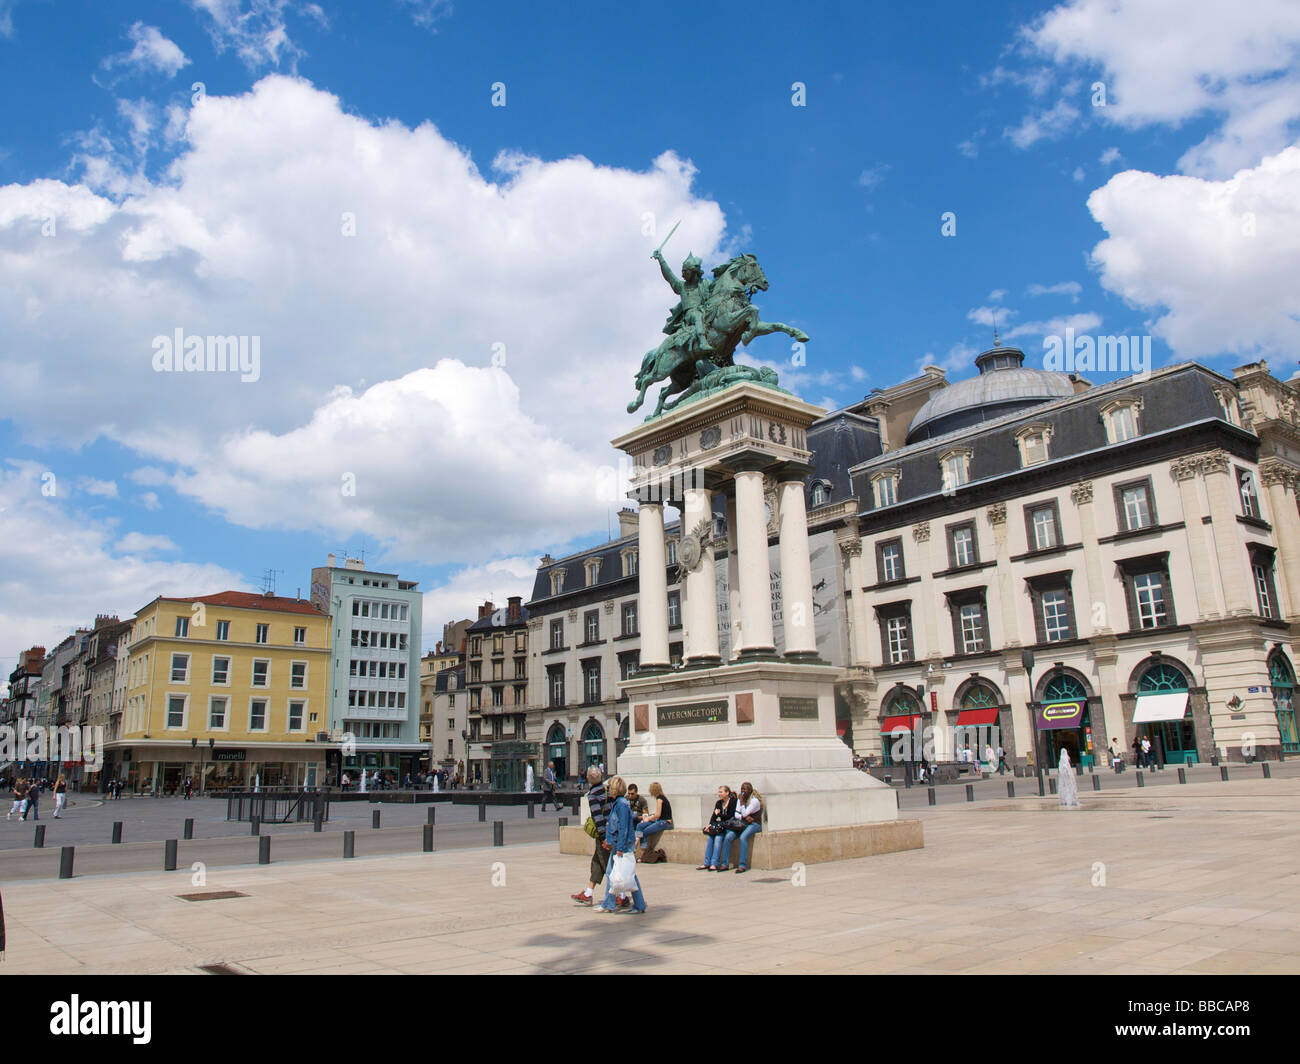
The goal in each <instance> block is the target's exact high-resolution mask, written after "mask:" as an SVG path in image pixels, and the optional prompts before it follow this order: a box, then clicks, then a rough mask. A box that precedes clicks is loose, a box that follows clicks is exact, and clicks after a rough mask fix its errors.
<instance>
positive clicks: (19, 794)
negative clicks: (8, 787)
mask: <svg viewBox="0 0 1300 1064" xmlns="http://www.w3.org/2000/svg"><path fill="white" fill-rule="evenodd" d="M13 795H14V804H13V805H11V806H10V807H9V812H8V813H7V814H5V819H6V820H12V819H13V816H14V814H15V813H17V814H18V815H19V816H22V815H23V814H24V813H25V812H27V783H26V781H25V780H24V779H23V778H22V777H21V776H19V777H18V778H17V779H16V780H14V790H13ZM24 819H26V818H25V817H24Z"/></svg>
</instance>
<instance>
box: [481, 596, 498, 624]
mask: <svg viewBox="0 0 1300 1064" xmlns="http://www.w3.org/2000/svg"><path fill="white" fill-rule="evenodd" d="M495 609H496V606H494V605H493V604H492V601H491V600H490V599H489V600H488V601H487V602H485V603H483V605H482V606H480V607H479V608H478V619H479V620H480V621H481V620H482V619H483V618H484V617H491V616H492V611H493V610H495Z"/></svg>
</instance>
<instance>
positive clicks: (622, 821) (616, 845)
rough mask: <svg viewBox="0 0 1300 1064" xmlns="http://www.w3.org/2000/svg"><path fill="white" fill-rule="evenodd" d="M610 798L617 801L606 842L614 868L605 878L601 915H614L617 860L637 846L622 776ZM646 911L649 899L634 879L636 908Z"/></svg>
mask: <svg viewBox="0 0 1300 1064" xmlns="http://www.w3.org/2000/svg"><path fill="white" fill-rule="evenodd" d="M608 790H609V796H610V797H611V798H613V799H614V806H613V808H612V809H610V811H609V818H608V819H607V820H606V821H605V841H606V842H608V843H609V852H610V862H611V864H610V869H609V872H608V874H607V875H606V876H605V900H604V901H602V902H601V903H600V905H599V906H597V908H598V910H599V911H600V912H604V913H612V912H614V911H615V908H614V889H613V882H614V868H613V861H614V860H616V859H618V858H620V857H623V856H625V855H630V854H632V853H633V847H634V846H635V845H636V833H635V832H634V830H633V827H632V807H631V806H630V805H628V804H627V783H626V782H625V781H624V780H623V777H622V776H615V777H614V778H613V779H612V780H610V781H609V788H608ZM645 910H646V904H645V896H644V895H643V894H642V893H641V881H640V880H639V879H638V878H637V877H636V876H635V875H633V876H632V908H631V910H625V911H631V912H634V913H643V912H645Z"/></svg>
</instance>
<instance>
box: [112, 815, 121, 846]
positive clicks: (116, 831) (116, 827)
mask: <svg viewBox="0 0 1300 1064" xmlns="http://www.w3.org/2000/svg"><path fill="white" fill-rule="evenodd" d="M113 841H114V842H121V841H122V821H120V820H114V821H113Z"/></svg>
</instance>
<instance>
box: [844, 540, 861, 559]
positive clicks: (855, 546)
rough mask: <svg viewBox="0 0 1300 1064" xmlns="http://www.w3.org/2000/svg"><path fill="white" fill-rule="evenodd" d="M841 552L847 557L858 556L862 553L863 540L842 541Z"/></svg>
mask: <svg viewBox="0 0 1300 1064" xmlns="http://www.w3.org/2000/svg"><path fill="white" fill-rule="evenodd" d="M840 552H841V553H842V554H843V555H844V557H846V558H858V557H861V555H862V540H861V539H860V538H859V539H846V540H843V541H841V543H840Z"/></svg>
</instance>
